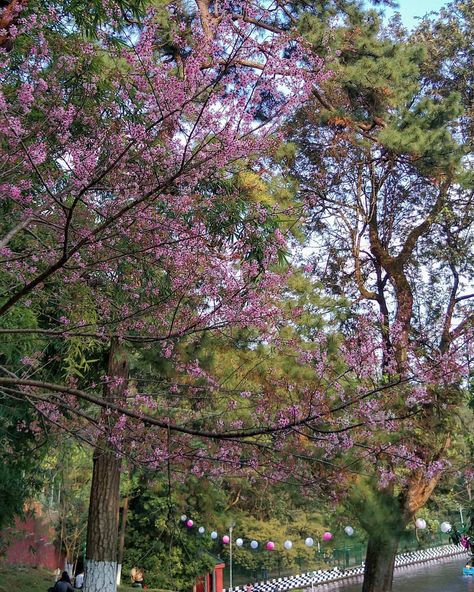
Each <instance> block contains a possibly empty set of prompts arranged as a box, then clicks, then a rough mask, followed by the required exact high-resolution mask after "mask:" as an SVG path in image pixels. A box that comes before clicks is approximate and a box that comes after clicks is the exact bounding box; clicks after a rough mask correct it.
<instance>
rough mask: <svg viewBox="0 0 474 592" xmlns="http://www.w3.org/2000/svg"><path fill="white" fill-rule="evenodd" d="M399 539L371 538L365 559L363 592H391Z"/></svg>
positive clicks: (395, 537)
mask: <svg viewBox="0 0 474 592" xmlns="http://www.w3.org/2000/svg"><path fill="white" fill-rule="evenodd" d="M398 542H399V537H398V536H394V537H386V538H384V539H379V538H375V537H370V538H369V542H368V545H367V555H366V558H365V568H364V583H363V586H362V592H390V591H391V590H392V582H393V570H394V568H395V556H396V554H397V549H398Z"/></svg>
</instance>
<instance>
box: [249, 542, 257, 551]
mask: <svg viewBox="0 0 474 592" xmlns="http://www.w3.org/2000/svg"><path fill="white" fill-rule="evenodd" d="M250 546H251V547H252V549H257V548H258V543H257V541H250Z"/></svg>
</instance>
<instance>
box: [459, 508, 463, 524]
mask: <svg viewBox="0 0 474 592" xmlns="http://www.w3.org/2000/svg"><path fill="white" fill-rule="evenodd" d="M459 513H460V514H461V525H462V526H464V518H463V515H462V508H461V506H459Z"/></svg>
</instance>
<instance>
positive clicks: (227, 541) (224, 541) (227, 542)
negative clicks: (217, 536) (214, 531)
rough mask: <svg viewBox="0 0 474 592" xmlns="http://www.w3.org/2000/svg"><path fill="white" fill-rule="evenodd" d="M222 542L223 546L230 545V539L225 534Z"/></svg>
mask: <svg viewBox="0 0 474 592" xmlns="http://www.w3.org/2000/svg"><path fill="white" fill-rule="evenodd" d="M222 542H223V543H224V545H228V544H229V543H230V538H229V537H228V536H227V535H226V534H225V535H224V536H223V537H222Z"/></svg>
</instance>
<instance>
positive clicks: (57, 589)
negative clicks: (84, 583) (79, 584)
mask: <svg viewBox="0 0 474 592" xmlns="http://www.w3.org/2000/svg"><path fill="white" fill-rule="evenodd" d="M53 590H54V592H74V588H73V587H72V584H70V583H69V582H61V580H59V582H56V584H55V585H54V588H53Z"/></svg>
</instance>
